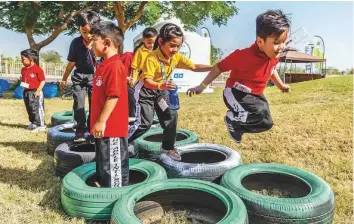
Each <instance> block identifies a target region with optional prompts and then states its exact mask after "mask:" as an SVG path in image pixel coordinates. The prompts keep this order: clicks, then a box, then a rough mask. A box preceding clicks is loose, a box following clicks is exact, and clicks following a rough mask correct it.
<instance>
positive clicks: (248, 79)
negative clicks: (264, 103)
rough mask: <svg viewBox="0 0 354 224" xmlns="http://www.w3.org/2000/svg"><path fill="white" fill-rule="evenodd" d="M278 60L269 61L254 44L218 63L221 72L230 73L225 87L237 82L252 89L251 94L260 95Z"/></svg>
mask: <svg viewBox="0 0 354 224" xmlns="http://www.w3.org/2000/svg"><path fill="white" fill-rule="evenodd" d="M278 62H279V58H275V59H271V58H269V57H268V56H267V55H266V54H265V53H264V52H262V51H260V49H259V48H258V45H257V44H256V43H254V44H253V45H252V46H251V47H249V48H245V49H242V50H235V51H234V52H232V53H231V54H230V55H229V56H227V57H226V58H225V59H223V60H222V61H220V62H219V63H218V67H219V69H220V70H221V72H227V71H231V74H230V77H229V78H228V79H227V81H226V87H233V85H234V84H235V83H236V82H239V83H241V84H243V85H245V86H247V87H249V88H251V89H252V92H251V93H252V94H255V95H261V94H263V91H264V89H265V87H266V85H267V82H268V80H269V78H270V76H271V75H272V73H273V72H274V70H275V69H276V65H277V63H278Z"/></svg>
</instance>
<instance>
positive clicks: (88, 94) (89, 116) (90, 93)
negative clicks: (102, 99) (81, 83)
mask: <svg viewBox="0 0 354 224" xmlns="http://www.w3.org/2000/svg"><path fill="white" fill-rule="evenodd" d="M87 96H88V103H89V115H88V117H87V130H88V132H89V133H91V130H90V119H91V99H92V86H90V88H87ZM85 118H86V112H85Z"/></svg>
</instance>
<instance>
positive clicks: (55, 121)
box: [51, 110, 88, 127]
mask: <svg viewBox="0 0 354 224" xmlns="http://www.w3.org/2000/svg"><path fill="white" fill-rule="evenodd" d="M87 118H88V111H87V110H86V119H87ZM72 122H74V117H73V111H61V112H55V113H54V114H53V115H52V117H51V126H52V127H54V126H57V125H61V124H65V123H72Z"/></svg>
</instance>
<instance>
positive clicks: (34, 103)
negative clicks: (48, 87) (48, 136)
mask: <svg viewBox="0 0 354 224" xmlns="http://www.w3.org/2000/svg"><path fill="white" fill-rule="evenodd" d="M34 92H35V91H31V92H30V97H29V103H30V108H31V113H32V116H33V124H35V125H36V126H37V127H42V126H44V106H43V104H44V99H43V92H42V91H41V93H40V95H39V96H38V97H36V96H35V95H34Z"/></svg>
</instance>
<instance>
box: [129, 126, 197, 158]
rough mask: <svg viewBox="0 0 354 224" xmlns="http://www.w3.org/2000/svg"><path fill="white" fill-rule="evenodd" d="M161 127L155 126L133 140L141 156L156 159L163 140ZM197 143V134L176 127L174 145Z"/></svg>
mask: <svg viewBox="0 0 354 224" xmlns="http://www.w3.org/2000/svg"><path fill="white" fill-rule="evenodd" d="M162 133H163V129H162V128H156V129H150V130H149V131H148V132H146V133H145V134H144V135H142V136H141V137H139V138H138V139H136V140H135V141H134V146H135V147H136V148H137V150H138V151H139V156H140V157H141V158H145V159H149V160H152V161H158V160H159V156H160V154H161V152H160V149H161V144H162V140H163V135H162ZM192 143H198V136H197V134H196V133H194V132H192V131H189V130H185V129H177V137H176V143H175V146H180V145H187V144H192Z"/></svg>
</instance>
